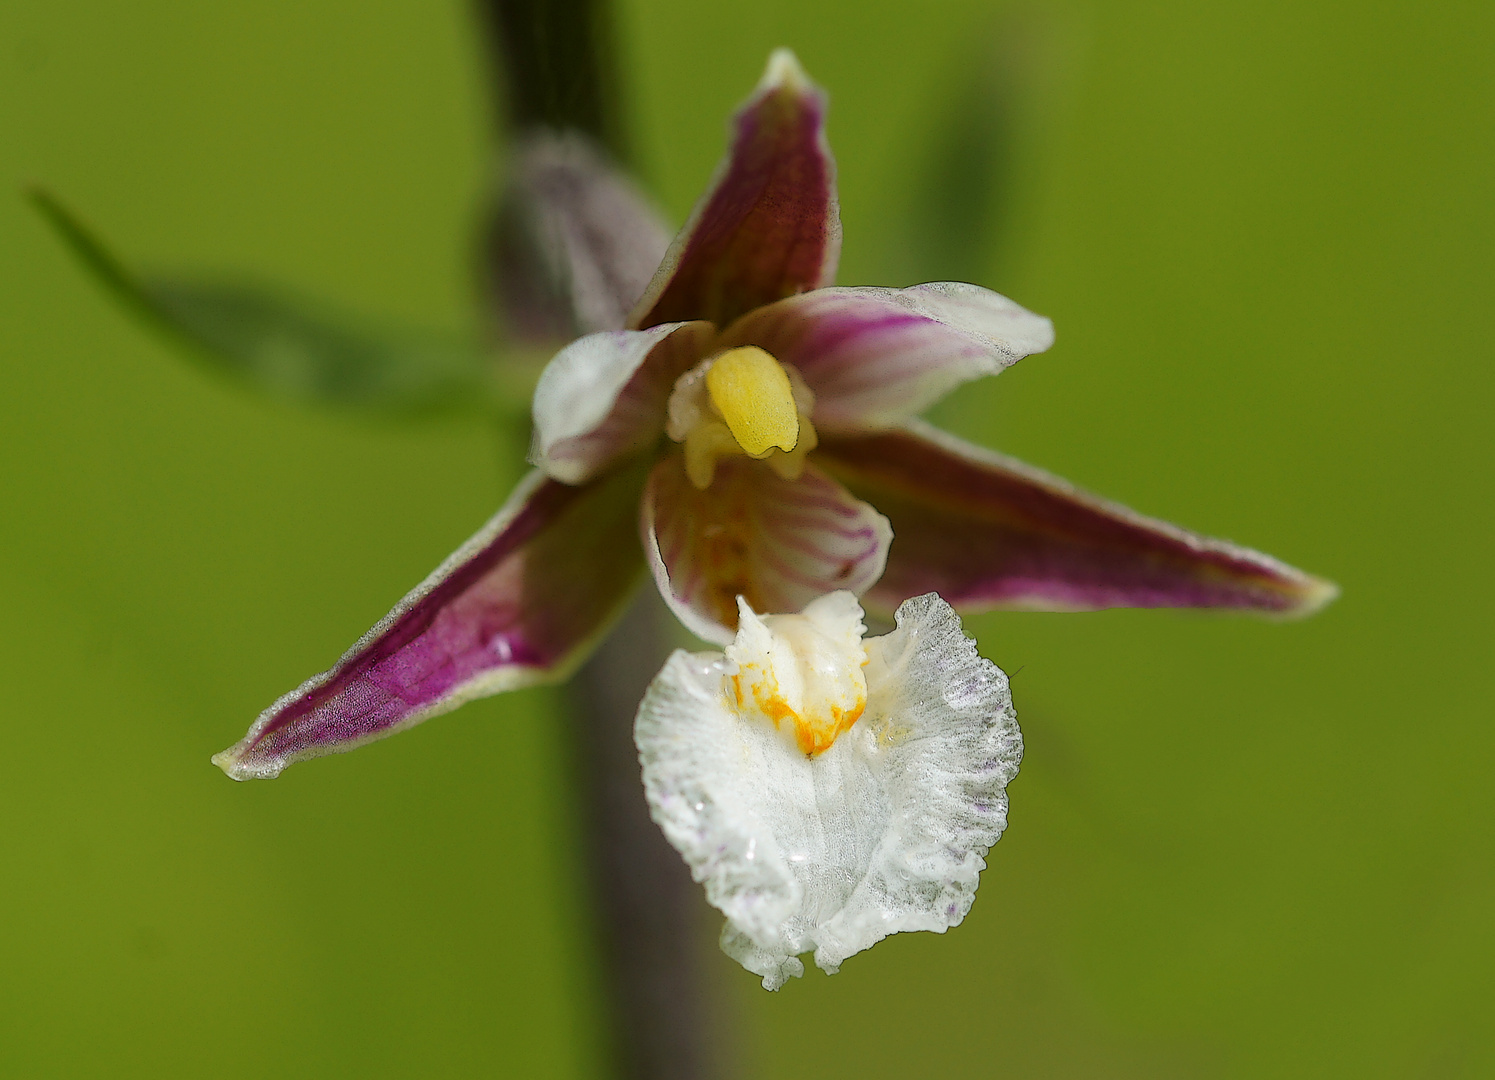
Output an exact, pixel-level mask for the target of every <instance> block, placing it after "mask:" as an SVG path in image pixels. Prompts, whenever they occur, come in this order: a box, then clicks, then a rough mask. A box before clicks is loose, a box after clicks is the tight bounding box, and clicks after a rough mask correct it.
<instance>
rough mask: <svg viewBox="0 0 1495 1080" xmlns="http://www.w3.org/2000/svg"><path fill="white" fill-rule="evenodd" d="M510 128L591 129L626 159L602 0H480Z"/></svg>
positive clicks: (608, 22) (613, 53) (610, 34)
mask: <svg viewBox="0 0 1495 1080" xmlns="http://www.w3.org/2000/svg"><path fill="white" fill-rule="evenodd" d="M478 11H479V14H480V16H481V18H482V21H483V24H484V27H485V28H486V29H487V31H488V40H489V44H490V46H491V48H492V51H493V59H494V62H495V66H496V68H497V70H496V72H495V82H497V83H499V84H500V85H498V86H496V87H495V90H496V91H497V96H498V98H499V99H500V102H501V107H502V108H503V110H504V113H505V115H506V119H507V123H508V131H509V134H511V135H512V134H514V133H516V132H523V131H526V130H528V129H530V128H536V127H546V128H551V129H553V130H555V131H565V130H568V129H571V130H576V131H581V132H583V133H585V134H587V135H590V136H591V137H592V138H593V139H595V140H596V141H597V142H599V143H601V144H602V145H603V146H605V147H607V148H608V150H610V151H611V152H612V154H613V156H614V157H615V158H616V159H617V160H619V161H627V160H628V156H627V146H626V140H625V138H624V132H623V110H622V101H621V98H620V95H619V93H618V85H619V83H618V70H617V57H616V50H615V48H614V44H613V25H612V11H611V8H610V6H609V4H608V2H607V0H478Z"/></svg>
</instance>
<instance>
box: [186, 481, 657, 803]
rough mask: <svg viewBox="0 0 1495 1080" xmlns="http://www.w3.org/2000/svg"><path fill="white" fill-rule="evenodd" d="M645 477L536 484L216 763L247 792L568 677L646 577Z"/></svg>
mask: <svg viewBox="0 0 1495 1080" xmlns="http://www.w3.org/2000/svg"><path fill="white" fill-rule="evenodd" d="M642 479H643V477H642V469H636V470H628V471H622V472H616V473H613V474H611V475H609V476H607V477H605V478H604V479H602V480H600V481H598V482H597V483H595V484H592V485H589V486H587V487H570V486H567V485H565V484H559V483H557V482H555V481H554V480H551V479H548V478H547V477H545V475H544V474H543V473H539V472H535V473H531V474H530V476H529V477H528V479H526V480H525V481H524V482H523V483H522V484H520V485H519V488H518V489H517V490H516V491H515V492H514V494H513V496H512V497H511V498H510V499H509V502H508V504H507V505H505V506H504V508H503V509H502V510H500V511H499V512H498V514H497V515H496V516H495V517H494V518H493V520H491V521H490V522H488V524H487V525H485V526H484V527H483V529H482V530H481V531H480V532H479V533H478V534H477V535H476V536H474V537H473V538H472V539H471V540H469V541H468V542H467V543H465V544H463V545H462V547H461V548H459V549H458V550H457V551H456V552H455V553H454V554H453V555H452V556H451V557H450V558H449V559H447V561H446V562H444V563H443V564H442V565H441V566H440V567H439V568H438V569H437V570H436V572H435V573H433V574H432V575H431V576H430V577H428V578H427V579H426V580H425V581H424V582H422V583H421V585H420V586H419V587H418V588H417V589H416V590H415V591H414V592H412V593H411V594H410V595H409V596H407V597H405V599H403V600H401V601H400V603H399V604H398V605H396V606H395V609H394V610H393V611H391V612H390V613H389V614H388V615H386V616H385V617H384V618H383V619H382V620H381V621H380V622H379V624H378V625H377V626H375V627H374V628H373V629H372V630H370V631H369V632H368V633H367V634H365V635H364V636H363V637H362V638H361V639H360V640H359V641H358V643H357V644H356V645H354V646H353V648H352V649H350V650H348V652H347V653H346V654H345V655H344V656H343V658H342V659H341V660H339V661H338V662H337V665H336V666H335V667H333V668H332V670H330V671H327V672H324V673H323V674H321V675H318V676H316V677H315V678H313V679H311V680H309V681H307V682H306V683H304V684H303V685H302V686H300V687H298V688H297V689H295V690H293V691H291V692H290V693H289V694H287V695H286V696H285V697H283V698H281V699H280V700H279V701H277V702H276V703H275V704H274V705H272V706H270V708H268V709H266V710H265V711H264V712H263V713H261V714H260V717H259V719H258V720H256V721H255V722H254V726H253V727H251V728H250V729H249V733H248V734H247V735H245V736H244V738H243V739H242V740H241V741H240V742H239V743H238V744H237V745H235V746H233V747H232V748H230V749H228V750H225V751H224V752H223V753H221V754H219V755H217V756H216V757H215V758H214V759H213V762H214V764H216V765H218V766H219V767H220V768H222V769H223V771H224V772H226V773H228V774H229V775H230V776H232V777H233V778H234V779H235V780H248V779H253V778H256V777H272V776H276V775H278V774H279V773H280V771H281V770H282V769H284V768H285V767H286V766H287V765H288V764H290V763H291V762H293V761H299V760H301V759H303V758H311V757H319V756H321V755H323V754H332V753H340V752H342V751H345V750H351V749H353V748H354V747H356V746H359V745H361V744H363V743H366V742H370V741H372V740H374V739H382V738H383V737H385V736H386V735H392V734H394V733H395V732H396V731H400V730H403V729H404V728H407V727H410V726H412V725H414V724H418V723H420V722H421V721H422V720H426V719H428V718H430V717H432V716H436V715H438V714H440V713H444V712H448V711H450V710H452V709H455V708H456V707H457V706H458V705H461V704H462V703H463V702H466V701H470V700H472V699H473V698H477V697H486V696H488V695H490V694H497V693H499V692H501V691H504V690H514V689H517V688H518V687H521V686H529V685H531V684H534V683H539V682H550V681H555V680H557V679H560V678H563V677H565V675H566V674H568V673H569V671H570V669H571V668H572V667H574V666H575V665H576V664H577V663H579V662H580V660H581V659H582V657H583V656H584V655H585V653H586V651H587V650H588V648H589V647H590V645H591V644H592V643H593V642H594V641H596V640H597V639H598V638H599V637H600V635H601V633H602V632H603V631H604V630H605V629H606V628H607V626H608V625H609V623H610V622H611V621H612V618H613V616H614V614H615V613H616V612H617V611H619V610H620V608H621V606H622V605H623V603H624V601H626V600H627V598H628V596H629V594H630V593H631V592H632V591H633V586H634V584H635V583H636V581H637V579H638V576H639V571H640V570H641V564H640V558H639V550H638V545H637V544H636V543H635V541H634V539H633V529H634V527H635V526H634V514H635V512H636V511H635V507H636V506H637V502H638V491H639V487H640V484H641V481H642Z"/></svg>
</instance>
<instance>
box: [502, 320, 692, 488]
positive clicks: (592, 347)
mask: <svg viewBox="0 0 1495 1080" xmlns="http://www.w3.org/2000/svg"><path fill="white" fill-rule="evenodd" d="M715 334H716V328H715V327H714V326H712V325H711V324H710V323H708V322H683V323H663V324H661V325H659V326H652V327H650V328H649V329H648V330H604V331H602V332H600V333H596V334H588V335H587V336H586V337H583V338H577V339H576V340H575V341H573V342H572V343H571V344H569V345H567V346H566V347H565V348H564V349H562V350H561V351H560V352H558V353H556V354H555V356H554V358H552V359H551V361H550V363H549V364H547V365H546V367H545V370H544V371H543V372H541V373H540V381H539V383H538V384H536V386H535V399H534V404H533V417H534V425H535V431H534V443H533V446H532V447H531V450H530V461H531V462H532V463H533V464H534V465H536V466H538V467H539V468H540V469H542V470H544V472H545V473H546V474H547V475H548V476H550V477H551V478H552V479H554V480H559V481H561V483H563V484H581V483H585V482H586V481H587V480H590V479H591V478H592V477H594V476H596V475H597V474H599V473H601V472H603V471H605V470H606V469H607V467H608V466H609V465H611V464H613V463H614V462H616V461H617V460H618V459H619V458H621V457H623V456H625V455H627V454H630V453H633V452H635V451H638V450H643V449H644V448H646V447H647V446H649V444H651V443H652V442H654V441H655V440H656V439H658V438H659V437H660V434H661V433H662V432H663V431H664V421H665V411H666V405H667V403H668V401H669V397H670V390H671V389H672V388H673V387H674V385H675V380H676V379H677V378H679V377H680V375H681V374H683V373H684V372H686V371H688V370H689V369H690V368H691V367H692V366H694V365H695V363H696V361H698V360H699V359H700V358H701V356H702V354H703V353H704V351H705V349H706V348H707V346H708V344H709V342H710V341H711V339H712V338H713V337H714V336H715Z"/></svg>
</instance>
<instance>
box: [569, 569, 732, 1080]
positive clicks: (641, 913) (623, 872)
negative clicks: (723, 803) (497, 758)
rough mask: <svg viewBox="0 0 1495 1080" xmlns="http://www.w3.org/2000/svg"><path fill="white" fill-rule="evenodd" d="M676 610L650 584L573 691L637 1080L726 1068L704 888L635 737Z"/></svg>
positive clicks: (628, 1057) (599, 897)
mask: <svg viewBox="0 0 1495 1080" xmlns="http://www.w3.org/2000/svg"><path fill="white" fill-rule="evenodd" d="M669 619H670V614H669V612H668V611H667V610H665V607H664V602H663V601H662V600H660V598H659V593H658V592H657V591H656V590H655V589H654V587H653V584H652V583H649V584H647V585H646V586H645V588H644V589H643V590H642V591H641V592H640V593H639V596H638V598H637V599H636V600H635V601H634V602H633V605H632V606H631V607H630V608H629V610H628V612H627V614H626V615H624V617H623V620H622V622H621V623H619V625H618V627H617V629H616V630H614V631H613V633H612V634H611V636H609V637H608V639H607V641H606V642H604V643H603V645H602V647H601V648H600V649H598V650H597V652H596V653H595V654H594V655H593V657H592V659H591V660H590V661H588V662H587V664H586V666H585V667H583V668H582V669H581V671H579V672H578V673H577V675H576V677H575V678H573V679H572V681H571V684H570V687H569V693H568V699H569V704H570V706H571V710H570V711H571V716H572V721H573V722H572V738H573V745H574V747H575V750H574V755H573V758H574V762H575V768H576V774H577V776H578V779H579V780H580V781H581V785H580V787H581V792H582V798H581V799H580V800H579V801H580V806H579V808H578V809H579V811H580V814H579V816H580V817H581V818H582V824H583V827H584V830H585V833H586V841H587V846H586V869H587V876H588V879H589V881H590V883H591V885H592V896H593V901H594V920H595V922H594V925H595V931H596V934H597V937H598V944H599V947H600V949H599V951H600V954H601V960H602V967H603V971H604V978H605V980H606V984H607V985H606V989H607V992H608V998H609V1001H608V1006H609V1010H610V1012H611V1017H610V1019H611V1028H612V1031H611V1032H610V1034H611V1040H610V1041H611V1047H610V1049H611V1050H612V1053H613V1060H614V1069H615V1074H616V1075H618V1076H620V1077H626V1078H628V1080H687V1078H692V1080H694V1078H704V1077H716V1076H721V1075H723V1072H724V1069H723V1064H724V1057H725V1055H724V1054H723V1053H722V1047H721V1045H720V1042H719V1041H718V1040H715V1039H713V1038H712V1033H713V1031H714V1029H715V1028H716V1027H717V1024H718V1022H719V1016H718V1015H717V1014H716V1011H715V1010H714V1009H713V1004H714V995H713V994H712V993H711V989H712V987H711V986H710V980H709V977H708V972H707V968H706V964H705V961H706V959H707V957H706V956H705V955H703V953H704V950H703V949H702V948H701V946H702V944H703V943H704V941H703V935H702V933H701V930H702V926H701V922H702V919H701V916H702V914H703V912H702V907H703V904H702V901H701V896H700V890H699V889H698V888H697V886H696V885H695V884H694V883H693V882H692V881H691V878H690V872H689V870H687V869H686V866H685V863H684V861H683V860H681V858H680V856H679V854H678V853H676V851H675V850H674V848H672V847H670V845H669V844H668V843H667V842H666V841H665V839H664V835H663V834H662V833H661V832H660V831H659V827H658V826H657V825H655V824H654V822H653V821H652V820H650V818H649V808H648V804H647V803H646V802H645V800H644V786H643V783H642V782H641V781H640V778H639V763H638V751H637V750H636V749H635V748H634V744H633V716H634V713H635V712H637V710H638V703H639V700H640V699H641V698H642V697H643V696H644V690H645V688H646V687H647V686H648V684H649V680H650V679H651V678H653V676H654V673H655V672H657V671H658V670H659V669H660V667H661V666H663V663H664V658H665V656H666V655H667V654H668V651H669V644H670V641H669V629H668V620H669ZM713 952H714V950H713Z"/></svg>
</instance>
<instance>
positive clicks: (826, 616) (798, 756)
mask: <svg viewBox="0 0 1495 1080" xmlns="http://www.w3.org/2000/svg"><path fill="white" fill-rule="evenodd" d="M744 607H745V605H744ZM861 615H862V612H861V608H860V607H859V606H858V605H857V603H856V601H855V599H854V598H853V597H852V596H851V594H849V593H844V592H842V593H832V594H830V595H828V596H825V597H822V598H821V599H819V600H816V601H815V602H814V603H812V604H810V605H809V606H807V607H806V608H805V611H804V614H803V615H800V616H769V617H766V618H764V619H762V620H759V619H757V618H756V617H754V616H753V615H752V612H751V611H750V610H744V611H743V614H742V619H741V628H740V630H739V632H738V636H737V639H736V641H735V642H734V643H733V645H732V646H731V647H730V648H729V653H730V658H729V656H728V655H726V654H723V653H720V652H703V653H694V654H690V653H685V652H676V653H675V654H674V655H673V656H672V657H670V660H669V662H668V663H667V664H666V665H665V667H664V670H663V671H661V672H660V674H659V675H658V676H657V677H656V678H655V680H654V682H653V683H652V684H651V685H650V687H649V690H648V692H647V694H645V696H644V700H643V703H642V704H641V705H640V706H639V712H638V719H637V722H636V724H635V727H634V738H635V740H636V742H637V744H638V748H639V758H640V761H641V762H642V764H643V773H644V788H645V792H646V794H647V796H648V800H649V807H650V812H651V813H652V815H653V817H654V820H655V821H656V822H657V823H658V824H659V826H660V827H661V828H662V829H663V830H664V833H665V836H666V837H667V838H668V839H669V841H670V843H671V844H673V845H674V847H675V848H676V850H678V851H679V852H680V853H681V855H682V856H684V858H685V861H686V862H687V863H688V864H689V865H690V868H691V873H692V875H693V876H694V877H695V879H696V880H697V881H699V882H701V883H702V884H703V885H704V886H705V888H706V897H707V899H708V900H709V901H710V902H711V903H712V904H713V905H714V906H716V907H717V908H719V909H721V911H722V912H723V913H724V914H725V915H726V917H727V922H726V925H725V927H723V930H722V939H721V943H722V949H723V951H725V952H726V953H727V954H728V955H729V956H731V957H733V958H734V959H735V960H737V961H738V962H739V963H741V964H742V965H743V966H744V967H745V968H747V969H748V970H750V971H752V972H755V973H756V974H759V975H761V976H763V985H764V986H765V987H766V988H767V989H769V990H775V989H778V988H779V987H780V986H782V985H783V984H784V982H785V980H787V979H788V978H790V977H791V976H798V975H801V974H803V972H804V966H803V965H802V964H801V962H800V961H799V960H798V959H797V957H798V955H799V954H801V953H804V952H808V951H811V950H813V951H814V958H815V963H816V964H817V965H819V967H820V968H821V969H822V970H824V971H826V972H835V971H836V970H838V969H839V967H840V965H841V963H842V962H843V961H844V960H845V959H846V958H847V957H849V956H851V955H853V954H855V953H858V952H860V951H861V950H863V949H866V948H868V947H870V946H872V945H873V944H875V943H876V942H878V941H880V940H882V939H883V938H884V937H886V936H888V935H889V934H894V933H898V932H900V931H906V930H933V931H936V932H943V931H944V930H945V929H946V928H947V927H951V926H955V925H956V924H958V923H959V922H960V921H961V919H962V918H964V917H965V914H966V912H967V911H968V910H970V907H971V903H972V901H973V900H974V898H975V892H976V886H977V884H978V875H979V874H980V872H981V870H982V869H984V868H985V865H986V863H985V861H984V856H985V855H986V852H987V849H988V848H990V847H991V845H992V844H994V843H996V841H997V838H998V837H999V836H1001V834H1002V830H1003V828H1004V827H1005V825H1006V820H1007V795H1006V787H1007V784H1008V783H1009V782H1010V781H1011V780H1012V778H1013V777H1014V776H1015V775H1016V774H1017V768H1018V762H1019V761H1020V760H1021V757H1022V735H1021V733H1020V732H1019V730H1018V726H1017V718H1016V715H1015V713H1014V712H1013V708H1012V699H1011V695H1010V693H1009V691H1008V686H1007V677H1006V676H1005V675H1003V674H1002V672H1001V671H1000V670H999V669H998V668H997V667H996V666H995V665H994V664H992V663H991V662H990V661H988V660H985V659H983V658H982V657H981V656H980V655H978V653H977V652H976V646H975V643H974V642H973V641H971V640H970V639H968V638H966V637H965V635H964V633H963V632H962V631H961V626H960V619H959V617H958V616H957V615H956V614H955V612H954V610H952V609H951V607H950V605H948V604H947V603H945V602H944V601H943V600H941V599H940V598H939V596H937V595H935V594H934V593H929V594H927V595H925V596H920V597H915V598H914V599H912V600H908V601H905V602H904V603H903V604H902V606H900V607H899V609H898V613H897V624H898V625H897V629H896V630H894V631H893V632H892V633H891V634H888V635H886V636H885V637H879V638H872V639H870V640H867V641H865V642H860V648H864V649H865V657H866V666H865V668H864V669H863V673H864V675H865V680H866V688H867V689H866V707H865V711H864V712H863V713H862V715H861V716H860V717H859V718H858V719H857V720H856V721H855V723H853V724H852V725H851V726H850V727H849V729H847V730H845V731H844V732H843V733H842V734H841V735H840V737H839V738H837V739H836V740H835V742H834V743H833V744H832V745H831V746H830V747H829V748H828V749H826V750H824V751H823V752H821V753H818V754H815V755H814V756H807V755H806V753H805V752H804V751H802V750H801V749H800V748H799V746H798V745H796V742H795V739H794V738H793V737H792V733H791V732H789V731H788V730H787V728H788V725H784V727H785V730H780V728H779V727H778V726H776V725H775V723H774V722H773V721H772V720H771V719H770V718H769V717H768V716H767V715H765V713H764V711H763V710H762V709H760V708H759V705H758V701H757V699H756V698H755V697H754V695H753V694H751V693H749V694H746V695H744V694H742V693H739V692H738V689H737V688H738V687H739V686H740V685H742V684H743V683H744V682H748V681H751V680H750V677H752V678H757V677H758V676H760V675H761V672H757V673H756V674H755V673H754V672H753V671H752V670H751V669H750V664H751V658H752V657H753V656H754V655H757V656H760V657H765V658H770V659H765V661H764V663H765V664H766V665H767V667H769V668H772V669H773V670H780V671H782V670H785V665H786V664H787V663H788V660H787V656H788V654H789V653H793V654H794V655H795V656H796V657H797V658H798V666H799V669H800V671H801V678H802V680H803V681H802V682H801V681H797V682H796V689H795V692H796V693H797V694H798V695H799V697H798V698H797V699H796V700H797V701H798V702H799V703H801V704H802V705H803V707H805V708H810V709H813V706H814V702H813V700H812V699H813V698H814V691H815V687H816V686H817V685H820V684H821V682H822V676H825V675H827V674H830V675H834V673H832V672H828V671H827V669H826V668H825V667H824V665H825V663H826V659H827V657H831V656H836V655H842V654H843V653H845V649H846V648H847V646H846V645H845V643H846V642H847V641H857V640H858V639H860V637H861V633H862V626H861ZM796 620H797V621H796ZM765 627H766V633H765ZM810 642H819V643H820V645H819V646H815V645H813V644H807V643H810ZM838 650H841V652H839V653H838ZM857 651H858V650H853V652H857ZM846 655H851V654H846ZM817 671H818V672H819V673H820V674H819V675H817V674H816V672H817ZM734 676H737V679H736V680H734V678H733V677H734ZM824 685H825V686H826V687H827V688H828V692H830V693H832V694H834V693H835V692H838V691H837V690H836V689H835V687H837V686H840V688H841V690H844V685H842V684H840V683H837V681H836V680H835V679H834V678H832V679H831V680H830V681H829V682H825V683H824Z"/></svg>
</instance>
